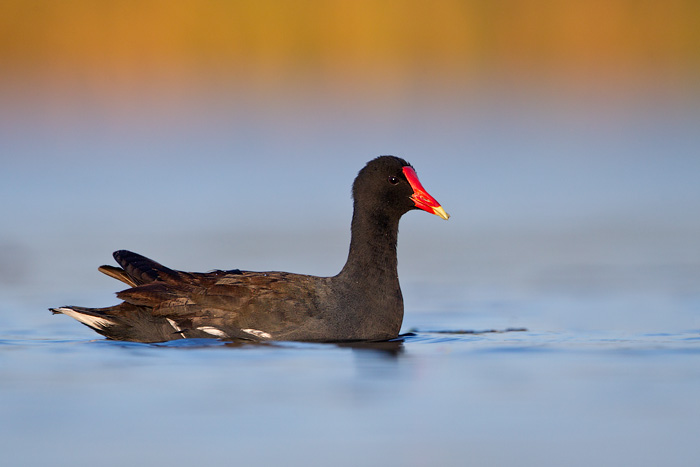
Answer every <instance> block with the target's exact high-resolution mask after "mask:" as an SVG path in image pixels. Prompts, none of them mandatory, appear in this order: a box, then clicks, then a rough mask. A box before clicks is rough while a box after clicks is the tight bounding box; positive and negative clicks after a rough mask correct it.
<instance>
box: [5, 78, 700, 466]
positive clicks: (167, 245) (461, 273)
mask: <svg viewBox="0 0 700 467" xmlns="http://www.w3.org/2000/svg"><path fill="white" fill-rule="evenodd" d="M14 91H17V90H16V89H14V90H13V93H11V94H10V93H0V99H1V100H0V104H2V105H1V106H0V109H1V110H0V117H2V119H0V123H2V126H1V127H0V137H1V140H2V144H3V150H2V153H1V154H0V157H2V162H3V167H2V170H1V171H0V197H1V199H2V200H3V203H2V204H1V205H0V222H1V224H0V225H1V227H0V401H1V402H0V453H1V454H0V455H1V456H2V457H1V459H2V463H3V465H13V466H14V465H49V464H50V465H67V466H68V465H70V466H82V465H126V464H132V465H144V464H152V465H165V464H170V465H191V464H193V463H197V464H202V463H211V464H224V463H226V464H242V463H252V462H255V463H259V464H263V465H267V464H284V465H348V466H349V465H380V464H383V465H416V466H418V465H455V466H456V465H460V466H461V465H526V466H529V465H532V466H541V465H581V466H589V465H631V466H632V465H633V466H657V465H666V466H670V465H673V466H685V465H692V464H693V463H696V462H697V459H698V458H700V444H698V442H697V439H698V435H699V434H700V398H699V397H698V394H700V248H698V241H699V239H700V217H698V215H697V214H698V212H700V184H698V183H697V178H698V177H697V174H698V173H700V157H698V154H700V133H699V132H698V131H697V128H698V122H700V112H699V111H698V109H700V106H699V105H697V104H698V102H700V99H699V98H698V93H697V92H696V90H691V91H692V92H690V91H688V92H687V93H683V92H680V91H679V92H678V93H676V94H674V93H671V92H669V91H668V90H664V89H661V90H657V92H656V93H653V92H647V91H648V90H641V91H639V92H638V93H636V94H635V93H634V92H633V91H629V94H626V95H617V94H615V93H614V92H601V93H600V94H597V93H596V92H592V93H591V94H590V95H584V96H576V95H568V94H566V93H561V92H560V91H556V90H547V89H544V90H543V89H540V90H539V91H538V92H536V93H533V94H532V95H530V94H529V93H528V92H524V93H523V94H522V95H520V94H518V95H516V93H515V92H513V91H511V92H506V93H504V90H503V89H495V90H490V91H489V90H488V89H486V90H483V89H482V90H480V92H474V93H469V92H465V93H456V94H454V93H445V94H440V93H434V94H429V93H428V94H421V92H420V91H419V90H417V93H416V94H412V95H405V96H397V95H394V96H393V97H392V96H388V97H387V96H377V95H376V94H371V93H368V94H367V95H363V94H362V92H360V94H359V95H353V96H352V98H350V97H344V98H336V99H332V98H329V99H321V98H319V97H318V96H317V95H316V94H315V92H316V90H315V89H311V90H309V89H307V90H302V91H299V94H295V95H293V96H292V97H290V96H289V95H288V94H287V93H286V92H285V90H280V91H279V94H277V95H274V94H273V95H271V96H265V99H264V100H261V101H257V100H256V99H255V97H254V96H253V97H251V96H244V95H243V94H244V93H243V94H241V96H238V97H235V96H234V97H232V96H230V95H224V96H223V97H222V98H221V99H217V98H218V97H219V96H216V95H214V97H211V96H209V97H208V98H204V97H203V94H196V93H195V94H192V95H191V96H190V97H189V99H190V100H189V101H187V99H185V101H187V102H185V103H184V104H183V103H182V102H183V101H182V100H180V101H176V102H179V103H180V104H178V105H182V106H183V107H182V108H174V109H173V108H172V106H170V105H166V103H167V102H169V101H168V100H167V97H168V96H161V98H163V100H162V101H161V100H158V99H156V98H155V97H153V98H151V99H149V98H145V99H141V98H144V95H143V94H139V95H138V96H136V97H139V99H137V98H136V97H134V98H133V99H131V100H129V99H128V96H127V98H126V102H120V105H119V106H116V110H115V109H114V108H112V107H110V105H111V104H109V102H105V101H102V100H100V99H99V98H96V99H95V100H91V99H87V98H86V99H75V97H76V96H79V95H81V91H80V90H79V89H76V90H74V92H73V94H71V95H69V96H68V97H61V96H47V93H49V91H50V90H49V91H47V90H42V89H38V90H37V89H29V90H25V92H24V93H19V94H18V93H17V92H14ZM30 91H31V92H30ZM287 91H288V90H287ZM297 91H298V90H297ZM258 97H259V96H258ZM47 102H48V104H47ZM173 105H175V104H173ZM176 107H177V105H176ZM383 153H394V154H397V155H401V156H403V157H406V158H407V159H409V160H410V161H411V162H412V163H413V164H414V166H415V167H416V169H417V171H418V174H419V176H420V178H421V180H422V182H423V185H424V186H425V187H426V188H427V189H428V191H430V192H431V194H433V195H434V196H435V197H436V198H437V199H438V200H439V201H440V202H441V203H442V204H443V206H444V207H445V209H446V210H447V211H448V212H449V213H450V214H451V215H452V218H451V219H450V220H449V221H448V222H444V221H442V220H440V219H438V218H437V217H435V216H430V215H428V214H426V213H421V212H412V213H409V214H408V215H407V216H406V217H405V218H404V219H403V220H402V222H401V232H400V235H399V275H400V278H401V283H402V288H403V292H404V298H405V303H406V318H405V322H404V327H403V330H402V332H403V333H404V334H405V337H404V338H403V340H402V341H401V342H396V343H391V344H386V345H383V346H380V347H376V346H375V347H373V346H360V347H343V346H337V345H331V344H327V345H324V344H299V343H273V344H267V345H251V344H248V345H238V346H234V345H228V344H226V343H222V342H219V341H216V340H206V341H189V342H175V343H170V344H159V345H146V344H133V343H119V342H110V341H106V340H103V339H101V338H100V337H99V336H97V335H96V334H94V333H93V332H92V331H90V330H89V329H87V328H85V327H83V326H81V325H79V324H78V323H76V322H74V321H73V320H71V319H70V318H68V317H65V316H52V315H51V314H50V313H49V312H48V311H47V308H48V307H51V306H61V305H68V304H76V305H85V306H106V305H110V304H113V303H116V299H115V298H114V296H113V293H114V292H116V291H117V290H119V288H120V285H119V284H118V283H116V282H115V281H114V280H112V279H110V278H107V277H106V276H102V275H100V274H99V273H98V272H97V271H96V267H97V266H99V265H100V264H105V263H107V264H110V263H111V262H112V261H111V258H110V253H111V252H112V251H113V250H116V249H121V248H127V249H132V250H134V251H137V252H139V253H142V254H145V255H146V256H149V257H152V258H154V259H156V260H158V261H160V262H162V263H164V264H166V265H167V266H170V267H173V268H177V269H185V270H194V271H197V270H199V271H206V270H211V269H214V268H222V269H231V268H245V269H252V270H287V271H293V272H301V273H309V274H317V275H332V274H335V273H336V272H338V270H339V269H340V267H341V266H342V264H343V261H344V259H345V255H346V254H347V245H348V241H349V233H348V227H349V222H350V215H351V212H350V210H351V202H350V197H349V193H350V185H351V183H352V179H353V177H354V175H355V173H356V172H357V171H358V170H359V169H360V168H361V166H362V165H363V164H364V163H365V162H366V161H367V160H369V159H371V158H373V157H374V156H376V155H378V154H383ZM489 331H498V332H489ZM506 331H507V332H506Z"/></svg>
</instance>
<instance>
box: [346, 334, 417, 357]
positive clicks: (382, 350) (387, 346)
mask: <svg viewBox="0 0 700 467" xmlns="http://www.w3.org/2000/svg"><path fill="white" fill-rule="evenodd" d="M403 343H404V338H403V336H399V337H397V338H396V339H392V340H389V341H355V342H340V343H337V344H335V345H337V346H338V347H341V348H350V349H352V350H353V352H355V353H356V354H358V356H360V355H363V354H364V355H363V356H373V357H386V358H398V357H399V356H400V355H401V354H403V353H404V350H405V349H404V345H403Z"/></svg>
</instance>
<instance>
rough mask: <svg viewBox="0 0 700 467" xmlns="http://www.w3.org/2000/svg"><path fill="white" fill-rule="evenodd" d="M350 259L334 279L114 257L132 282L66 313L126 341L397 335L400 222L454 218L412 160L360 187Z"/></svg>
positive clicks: (386, 162)
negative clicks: (108, 301) (103, 302)
mask: <svg viewBox="0 0 700 467" xmlns="http://www.w3.org/2000/svg"><path fill="white" fill-rule="evenodd" d="M353 199H354V206H353V209H354V210H353V218H352V227H351V230H352V235H351V242H350V251H349V253H348V259H347V262H346V264H345V266H344V267H343V269H342V270H341V271H340V273H338V274H337V275H336V276H333V277H316V276H309V275H302V274H292V273H288V272H278V271H271V272H254V271H242V270H238V269H233V270H227V271H221V270H217V271H213V272H208V273H189V272H183V271H177V270H173V269H170V268H167V267H165V266H163V265H161V264H159V263H157V262H155V261H153V260H150V259H148V258H146V257H144V256H141V255H139V254H136V253H132V252H130V251H126V250H120V251H117V252H115V253H114V259H115V260H116V261H117V263H118V264H119V266H120V267H119V268H118V267H114V266H101V267H100V268H99V270H100V271H101V272H103V273H105V274H107V275H109V276H111V277H113V278H115V279H118V280H120V281H122V282H124V283H125V284H127V285H128V286H129V288H128V289H126V290H123V291H121V292H118V293H117V297H118V298H119V299H121V300H123V302H122V303H120V304H118V305H116V306H112V307H107V308H83V307H75V306H70V307H62V308H52V309H51V311H53V312H54V313H63V314H67V315H69V316H71V317H73V318H75V319H77V320H78V321H80V322H82V323H83V324H85V325H87V326H89V327H90V328H92V329H94V330H95V331H97V332H98V333H100V334H102V335H104V336H106V337H108V338H110V339H117V340H128V341H137V342H162V341H168V340H173V339H182V338H203V337H208V338H211V337H215V338H223V339H252V340H299V341H324V342H330V341H334V342H338V341H358V340H386V339H391V338H394V337H396V336H397V335H398V333H399V330H400V328H401V323H402V320H403V299H402V295H401V288H400V286H399V278H398V273H397V258H396V242H397V235H398V226H399V219H400V218H401V216H402V215H403V214H405V213H406V212H408V211H409V210H411V209H416V208H420V209H424V210H426V211H428V212H432V213H434V214H437V215H439V216H441V217H443V218H445V219H447V217H448V216H447V214H446V213H445V211H444V210H443V209H442V208H441V207H440V205H439V204H438V203H437V202H436V201H435V200H434V199H433V198H432V197H431V196H430V195H428V194H427V192H425V190H424V189H423V187H422V186H421V185H420V182H418V179H417V177H416V176H415V172H414V171H413V169H412V167H411V166H410V164H408V162H406V161H405V160H403V159H400V158H398V157H393V156H382V157H378V158H376V159H374V160H372V161H370V162H369V163H367V165H366V166H365V167H364V168H363V169H362V170H361V171H360V172H359V174H358V176H357V178H356V179H355V182H354V184H353Z"/></svg>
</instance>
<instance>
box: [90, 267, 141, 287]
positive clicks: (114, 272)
mask: <svg viewBox="0 0 700 467" xmlns="http://www.w3.org/2000/svg"><path fill="white" fill-rule="evenodd" d="M97 270H98V271H100V272H101V273H103V274H107V275H108V276H109V277H112V278H114V279H116V280H118V281H122V282H123V283H125V284H127V285H129V286H131V287H136V286H138V284H137V283H136V282H135V281H134V280H133V279H132V278H131V277H129V275H128V274H127V273H126V271H125V270H123V269H122V268H117V267H114V266H107V265H103V266H100V267H99V268H97Z"/></svg>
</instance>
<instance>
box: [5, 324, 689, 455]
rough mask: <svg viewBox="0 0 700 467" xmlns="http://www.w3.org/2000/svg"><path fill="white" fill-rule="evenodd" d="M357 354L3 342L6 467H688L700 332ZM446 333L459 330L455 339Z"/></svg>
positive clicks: (506, 340) (522, 337)
mask: <svg viewBox="0 0 700 467" xmlns="http://www.w3.org/2000/svg"><path fill="white" fill-rule="evenodd" d="M421 318H422V319H425V320H426V321H430V322H432V323H434V326H435V327H436V328H438V330H439V331H441V332H440V333H434V332H429V331H421V330H417V331H415V332H414V333H412V334H411V335H410V336H407V337H405V338H404V339H403V342H400V343H395V344H385V345H384V346H381V347H377V348H374V347H373V346H366V347H358V348H348V347H341V346H336V345H326V344H300V343H277V344H269V345H253V344H249V345H242V346H228V345H226V344H224V343H221V342H218V341H213V340H196V341H191V342H182V341H179V342H177V343H170V344H160V345H146V344H134V343H119V342H109V341H105V340H100V339H89V338H76V337H75V336H70V335H67V336H64V338H58V337H57V336H53V337H52V338H47V337H38V336H37V335H36V333H33V334H32V335H29V336H27V335H14V336H3V338H2V340H0V356H1V358H2V370H1V374H2V380H1V381H2V382H1V383H0V390H1V391H2V398H3V403H2V405H1V406H0V407H1V408H0V416H1V418H2V420H3V422H2V433H1V435H2V436H0V447H1V448H2V452H3V457H4V462H7V463H8V465H43V464H46V463H52V464H58V465H94V464H95V463H99V464H100V465H124V464H127V463H138V464H157V465H162V464H173V465H186V464H189V463H193V462H203V461H204V460H205V461H206V462H208V463H233V462H235V463H252V462H257V463H262V464H273V463H285V464H288V465H308V464H309V463H310V464H313V465H328V464H333V465H357V464H358V463H359V464H369V465H379V464H388V465H426V464H431V465H438V464H439V465H593V464H605V465H688V463H689V462H691V463H692V459H694V458H696V456H697V454H698V453H699V451H698V449H699V448H698V445H697V434H698V432H700V403H698V398H697V394H698V393H699V391H700V331H698V330H696V331H688V332H684V333H673V334H661V333H659V334H623V333H581V332H578V333H574V332H543V331H513V332H503V333H476V334H463V333H450V332H449V331H450V328H448V327H445V326H447V325H448V324H451V323H455V322H458V323H459V322H462V321H463V320H466V318H465V317H464V316H461V315H459V314H456V315H455V316H451V315H443V316H422V317H421ZM445 331H448V332H445Z"/></svg>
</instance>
